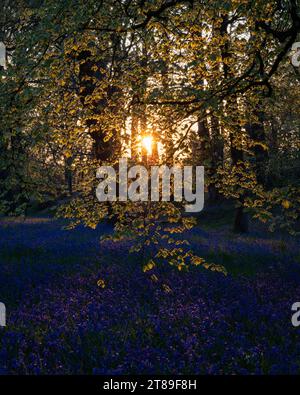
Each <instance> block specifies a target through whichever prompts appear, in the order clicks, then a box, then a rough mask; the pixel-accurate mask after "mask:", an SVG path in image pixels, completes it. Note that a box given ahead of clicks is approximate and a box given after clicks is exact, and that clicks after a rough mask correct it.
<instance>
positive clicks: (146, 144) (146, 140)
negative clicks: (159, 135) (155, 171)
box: [142, 136, 153, 155]
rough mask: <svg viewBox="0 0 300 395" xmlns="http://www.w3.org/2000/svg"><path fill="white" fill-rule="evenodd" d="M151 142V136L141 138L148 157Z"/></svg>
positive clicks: (150, 150)
mask: <svg viewBox="0 0 300 395" xmlns="http://www.w3.org/2000/svg"><path fill="white" fill-rule="evenodd" d="M152 142H153V139H152V137H151V136H145V137H143V138H142V144H143V146H144V147H145V148H146V150H147V154H148V155H150V154H151V153H152Z"/></svg>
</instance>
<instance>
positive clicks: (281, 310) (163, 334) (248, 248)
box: [0, 218, 300, 374]
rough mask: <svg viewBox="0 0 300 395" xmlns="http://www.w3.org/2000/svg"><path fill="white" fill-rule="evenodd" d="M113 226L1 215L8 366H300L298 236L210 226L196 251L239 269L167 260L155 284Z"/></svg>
mask: <svg viewBox="0 0 300 395" xmlns="http://www.w3.org/2000/svg"><path fill="white" fill-rule="evenodd" d="M107 231H110V226H109V225H101V226H99V227H98V228H97V229H96V230H91V229H86V228H83V227H79V228H77V229H75V230H71V231H67V230H63V229H62V227H61V223H60V222H58V221H56V220H52V219H49V218H31V219H27V220H26V221H25V222H22V221H8V220H6V221H5V220H2V221H1V222H0V301H1V302H3V303H5V304H6V308H7V326H6V327H5V328H0V372H1V373H2V374H135V373H136V374H142V373H146V374H155V373H161V374H169V373H171V374H184V373H188V374H279V373H280V374H295V373H300V328H295V327H293V326H292V324H291V316H292V312H291V306H292V304H293V303H294V302H296V301H299V300H300V262H299V257H300V248H299V247H300V245H299V241H297V240H296V239H289V238H288V237H285V238H283V237H276V236H272V235H269V234H267V233H266V232H260V231H258V230H257V231H254V232H252V233H250V235H248V236H236V235H233V234H231V233H230V231H229V230H228V229H218V230H216V229H215V230H209V231H208V230H207V231H205V230H203V229H202V228H201V226H199V227H197V228H196V229H195V230H193V231H191V233H190V234H189V235H187V238H188V239H189V240H190V242H191V244H192V246H193V248H194V249H195V250H196V251H197V253H199V254H201V256H205V257H206V258H207V259H211V260H214V262H215V263H220V264H223V265H225V267H227V269H228V272H229V274H228V275H227V276H224V275H223V274H222V273H216V272H210V271H207V270H204V269H201V268H194V269H192V270H190V271H189V272H184V273H183V272H179V271H176V270H175V269H173V268H172V267H169V266H168V267H162V268H160V269H158V271H157V272H156V275H157V277H158V278H159V282H158V283H155V282H152V281H150V280H149V277H148V276H146V275H145V274H144V273H143V272H142V270H141V268H140V266H139V265H137V262H138V260H139V257H138V256H131V255H129V254H128V253H127V250H128V244H130V242H129V241H124V242H121V243H117V244H116V243H113V242H111V241H107V242H105V243H103V244H100V242H99V239H100V236H101V235H102V234H103V233H104V232H107ZM99 279H103V281H104V282H105V287H104V288H103V287H101V286H100V287H99V286H97V281H98V280H99ZM162 282H163V283H164V284H167V285H168V288H167V290H166V288H165V287H161V286H160V284H161V283H162Z"/></svg>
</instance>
